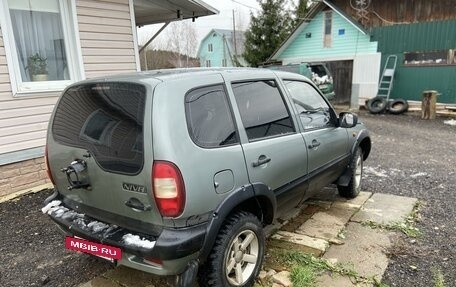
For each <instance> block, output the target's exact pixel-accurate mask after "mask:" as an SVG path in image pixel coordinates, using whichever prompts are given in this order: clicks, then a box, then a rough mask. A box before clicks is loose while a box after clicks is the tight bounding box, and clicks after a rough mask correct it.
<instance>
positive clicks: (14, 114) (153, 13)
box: [0, 0, 218, 196]
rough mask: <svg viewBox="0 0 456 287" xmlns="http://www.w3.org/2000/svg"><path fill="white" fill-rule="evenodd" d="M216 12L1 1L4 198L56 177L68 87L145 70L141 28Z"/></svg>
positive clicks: (145, 4)
mask: <svg viewBox="0 0 456 287" xmlns="http://www.w3.org/2000/svg"><path fill="white" fill-rule="evenodd" d="M216 13H218V11H217V10H215V9H214V8H212V7H210V6H209V5H207V4H206V3H204V2H203V1H200V0H185V1H174V2H170V1H167V0H0V196H2V195H5V194H9V193H14V192H17V191H21V190H25V189H29V188H32V187H35V186H42V185H44V186H45V184H47V183H49V181H48V179H47V176H46V171H45V166H44V160H43V154H44V148H45V143H46V130H47V126H48V121H49V118H50V115H51V113H52V110H53V108H54V105H55V103H56V101H57V99H58V96H59V94H60V93H61V92H62V90H63V89H64V88H65V87H66V86H68V85H69V84H71V83H74V82H76V81H79V80H83V79H88V78H93V77H103V76H107V75H113V74H119V73H129V72H135V71H139V70H140V65H139V55H138V54H139V53H138V44H137V36H136V27H137V26H142V25H147V24H156V23H165V22H170V21H175V20H181V19H189V18H193V19H196V18H198V17H202V16H206V15H212V14H216Z"/></svg>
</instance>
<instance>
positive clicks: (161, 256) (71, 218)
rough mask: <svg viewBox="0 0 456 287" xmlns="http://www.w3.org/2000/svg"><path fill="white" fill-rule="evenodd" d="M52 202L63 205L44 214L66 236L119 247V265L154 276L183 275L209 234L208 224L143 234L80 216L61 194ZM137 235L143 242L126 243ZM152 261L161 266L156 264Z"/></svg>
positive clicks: (53, 197)
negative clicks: (120, 252) (120, 258)
mask: <svg viewBox="0 0 456 287" xmlns="http://www.w3.org/2000/svg"><path fill="white" fill-rule="evenodd" d="M50 201H55V202H56V203H57V201H59V202H60V203H59V204H58V205H57V204H56V205H55V206H53V207H52V208H50V209H48V210H44V211H43V212H45V213H46V214H47V215H48V216H49V217H50V218H51V219H52V220H53V221H54V222H55V223H56V224H57V225H58V226H59V228H60V229H61V231H62V232H63V233H64V234H66V235H68V236H77V237H80V238H83V239H87V240H89V241H92V242H96V243H102V244H106V245H110V246H115V247H119V248H121V249H122V254H123V255H122V260H119V261H118V262H117V264H118V265H125V266H129V267H132V268H135V269H139V270H142V271H145V272H149V273H153V274H158V275H175V274H179V273H181V272H183V271H184V270H185V268H186V266H187V264H188V262H189V261H190V260H192V259H195V258H198V256H199V252H200V250H201V248H202V244H203V242H204V238H205V235H206V228H207V225H206V224H200V225H195V226H192V227H186V228H179V229H171V228H163V229H161V232H160V234H159V235H158V236H154V235H150V234H145V233H139V232H136V231H133V230H129V229H128V228H124V227H119V226H116V225H113V224H111V223H108V222H102V221H99V220H96V219H93V218H91V217H88V216H86V215H84V214H82V213H78V212H77V211H75V210H73V209H72V208H70V207H69V206H68V205H65V204H64V203H63V200H62V198H61V196H60V194H58V192H56V193H55V194H54V195H53V196H52V197H51V198H49V199H47V200H46V203H48V202H50ZM136 235H137V236H139V237H140V238H141V243H133V244H132V243H131V242H129V243H128V242H126V241H127V240H126V238H127V237H131V236H136ZM145 258H148V259H149V260H145ZM150 259H154V260H153V261H154V262H157V260H158V261H159V262H161V263H159V264H157V263H153V262H152V261H151V260H150Z"/></svg>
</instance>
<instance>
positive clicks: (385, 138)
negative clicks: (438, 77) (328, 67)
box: [360, 113, 456, 287]
mask: <svg viewBox="0 0 456 287" xmlns="http://www.w3.org/2000/svg"><path fill="white" fill-rule="evenodd" d="M360 117H361V120H362V121H363V122H364V123H365V124H366V125H367V126H368V128H369V129H370V131H371V137H372V142H373V148H372V152H371V156H370V157H369V159H368V160H367V161H366V162H365V166H364V167H365V169H364V175H365V177H364V181H363V185H362V187H363V189H364V190H366V191H371V192H383V193H391V194H395V195H403V196H410V197H416V198H418V199H419V200H421V201H422V202H423V203H424V206H423V207H422V208H421V212H420V215H421V219H420V221H419V223H418V224H417V227H418V228H419V229H420V230H421V231H422V232H423V236H422V238H419V239H417V240H416V242H415V241H413V240H411V239H407V238H403V241H402V242H399V243H398V244H397V246H396V248H394V250H393V252H392V254H391V259H392V261H391V263H390V265H389V266H388V269H387V270H386V273H385V275H384V277H383V281H384V283H386V284H388V285H390V286H401V287H407V286H414V287H415V286H423V287H429V286H435V283H434V277H435V276H434V272H436V270H440V271H441V272H442V273H443V275H444V279H445V283H446V285H445V286H447V287H451V286H456V221H455V218H456V208H455V203H456V193H455V189H454V188H455V186H456V127H455V126H449V125H445V124H443V120H444V119H443V118H437V120H435V121H423V120H421V119H420V118H419V117H417V116H406V115H401V116H393V115H370V114H367V113H361V115H360Z"/></svg>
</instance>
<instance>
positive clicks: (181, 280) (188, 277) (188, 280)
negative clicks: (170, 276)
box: [174, 260, 198, 287]
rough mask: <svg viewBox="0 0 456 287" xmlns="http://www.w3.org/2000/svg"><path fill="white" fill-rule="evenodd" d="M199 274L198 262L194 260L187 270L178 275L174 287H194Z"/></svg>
mask: <svg viewBox="0 0 456 287" xmlns="http://www.w3.org/2000/svg"><path fill="white" fill-rule="evenodd" d="M197 274H198V262H197V261H196V260H192V261H190V262H189V263H188V265H187V269H185V271H184V272H183V273H182V274H180V275H176V280H175V284H174V286H176V287H192V286H193V285H194V283H195V280H196V275H197Z"/></svg>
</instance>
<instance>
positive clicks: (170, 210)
mask: <svg viewBox="0 0 456 287" xmlns="http://www.w3.org/2000/svg"><path fill="white" fill-rule="evenodd" d="M152 182H153V187H154V197H155V202H156V203H157V206H158V209H159V210H160V213H161V215H162V216H165V217H178V216H179V215H181V214H182V211H183V209H184V205H185V186H184V181H183V179H182V174H181V172H180V171H179V169H178V168H177V166H176V165H175V164H173V163H171V162H168V161H155V162H154V165H153V167H152Z"/></svg>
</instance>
